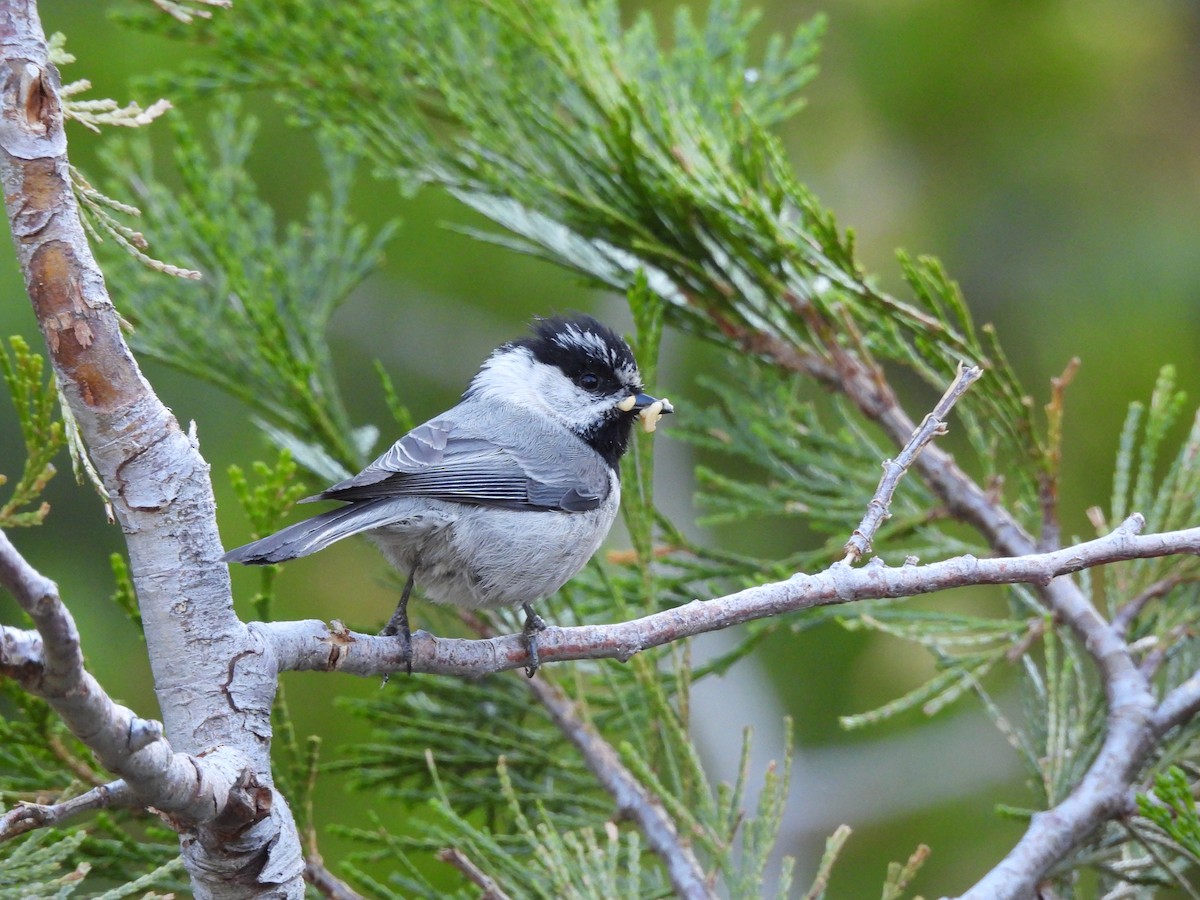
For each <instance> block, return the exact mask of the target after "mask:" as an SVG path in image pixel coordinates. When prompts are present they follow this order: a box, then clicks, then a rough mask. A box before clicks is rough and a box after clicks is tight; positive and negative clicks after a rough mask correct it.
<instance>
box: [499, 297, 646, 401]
mask: <svg viewBox="0 0 1200 900" xmlns="http://www.w3.org/2000/svg"><path fill="white" fill-rule="evenodd" d="M509 346H512V347H526V348H528V349H529V351H530V352H531V353H532V354H533V356H534V358H535V359H536V360H537V361H538V362H541V363H545V364H546V365H550V366H556V367H557V368H559V369H560V370H562V372H563V374H565V375H566V376H567V377H568V378H570V379H572V380H574V379H575V378H576V377H577V376H578V375H580V374H581V373H582V372H584V371H585V370H586V371H592V372H594V373H595V374H597V375H599V376H601V378H607V380H609V384H608V385H606V387H607V388H608V389H609V390H617V389H628V390H632V391H640V390H641V388H642V379H641V375H640V374H638V367H637V361H636V360H634V358H633V351H632V350H630V349H629V345H628V344H627V343H625V340H624V338H622V337H621V336H620V335H619V334H617V333H616V332H615V331H613V330H612V329H611V328H609V327H608V326H607V325H605V324H603V323H602V322H598V321H597V320H596V319H593V318H592V317H591V316H588V315H582V314H577V315H573V316H554V317H552V318H548V319H536V320H535V321H534V323H533V336H532V337H527V338H521V339H520V340H516V341H513V342H511V344H510V345H509Z"/></svg>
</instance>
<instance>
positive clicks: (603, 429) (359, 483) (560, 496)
mask: <svg viewBox="0 0 1200 900" xmlns="http://www.w3.org/2000/svg"><path fill="white" fill-rule="evenodd" d="M672 411H673V409H672V406H671V404H670V402H668V401H667V400H666V399H665V398H664V399H662V400H657V399H655V398H654V397H651V396H649V395H647V394H646V393H644V392H643V386H642V379H641V375H640V374H639V372H638V367H637V362H636V361H635V360H634V358H633V353H632V352H631V351H630V349H629V345H628V344H626V343H625V341H624V340H622V339H621V337H620V336H619V335H618V334H617V333H616V332H614V331H612V330H611V329H609V328H608V327H606V326H604V325H602V324H601V323H600V322H598V321H596V320H595V319H593V318H591V317H590V316H574V317H570V318H550V319H540V320H537V321H535V323H534V325H533V329H532V335H531V336H529V337H525V338H521V339H519V340H514V341H511V342H509V343H507V344H504V345H502V346H501V347H499V348H498V349H496V350H495V351H494V352H493V353H492V355H491V356H489V357H488V359H487V360H486V361H485V362H484V363H483V366H482V367H481V368H480V370H479V372H478V374H476V376H475V377H474V378H473V379H472V380H471V384H470V386H469V387H468V388H467V390H466V393H464V394H463V397H462V400H461V401H460V402H459V403H458V404H457V405H456V406H454V407H452V408H451V409H449V410H447V411H446V412H445V413H443V414H442V415H440V416H438V417H437V418H434V419H430V420H429V421H428V422H426V423H425V424H424V425H420V426H418V427H417V428H414V429H413V430H412V431H410V432H409V433H408V434H406V435H405V436H404V437H402V438H400V440H398V441H397V442H396V443H395V444H393V445H392V446H391V447H390V448H389V449H388V451H387V452H386V453H384V454H383V455H382V456H380V457H379V458H378V459H377V460H375V461H374V462H373V463H371V464H370V465H369V466H367V467H366V468H365V469H363V470H362V471H361V472H359V473H358V474H357V475H355V476H354V477H353V478H348V479H346V480H345V481H342V482H339V483H338V484H335V485H333V487H331V488H328V489H327V490H324V491H322V492H321V493H319V494H317V495H316V496H314V497H309V498H307V499H308V500H341V501H343V502H344V503H345V505H344V506H342V507H340V508H338V509H333V510H329V511H328V512H323V513H320V514H318V515H316V516H313V517H312V518H311V519H306V520H304V521H302V522H298V523H296V524H295V525H290V526H288V527H287V528H284V529H283V530H282V531H278V532H276V533H275V534H272V535H269V536H268V537H265V538H262V539H261V540H257V541H254V542H253V543H250V544H246V545H245V546H244V547H238V548H237V549H236V550H230V551H229V552H228V553H226V554H225V556H224V557H223V559H224V561H226V562H239V563H245V564H247V565H267V564H269V563H278V562H283V561H285V560H289V559H295V558H297V557H300V556H307V555H308V554H310V553H315V552H316V551H318V550H321V549H323V548H325V547H328V546H329V545H330V544H332V543H333V542H334V541H339V540H341V539H342V538H344V537H349V536H350V535H352V534H365V535H366V536H367V537H368V538H370V539H371V540H372V541H373V542H374V543H375V544H376V545H377V546H378V547H379V549H380V550H381V551H382V552H383V555H384V556H385V557H386V558H387V560H388V562H390V563H391V564H392V565H393V566H395V567H396V568H397V569H398V570H399V571H401V572H404V573H407V576H408V579H407V581H406V582H405V585H404V590H403V593H402V594H401V597H400V602H399V604H398V605H397V607H396V611H395V613H394V614H393V615H392V617H391V620H390V621H389V622H388V624H387V627H385V628H384V630H383V634H386V635H398V636H399V637H400V638H401V639H402V641H403V642H404V650H403V652H404V658H405V660H406V663H407V666H408V669H409V671H410V672H411V670H412V636H411V632H410V630H409V624H408V599H409V595H410V594H411V593H412V589H413V585H414V584H415V585H419V586H420V587H421V589H422V591H423V592H424V594H425V596H426V597H427V598H428V599H430V600H432V601H434V602H435V603H446V604H451V605H454V606H461V607H466V608H469V609H476V608H480V607H483V608H494V607H502V606H509V607H517V606H520V607H521V608H522V609H523V610H524V612H525V628H524V634H525V636H526V642H527V644H528V648H529V664H528V666H527V668H526V672H527V673H528V674H529V676H530V677H532V676H533V674H534V673H535V672H536V671H537V668H538V665H539V660H538V652H537V632H538V631H540V630H542V629H544V628H545V627H546V625H545V622H543V621H542V619H541V617H540V616H538V614H537V613H535V612H534V611H533V608H532V606H531V604H532V603H533V602H535V601H537V600H540V599H542V598H544V597H547V596H549V595H551V594H553V593H554V592H555V591H557V590H558V589H559V588H560V587H562V586H563V585H564V584H565V583H566V582H567V581H568V580H569V579H570V578H571V577H572V576H574V575H575V573H577V572H578V571H579V570H580V569H581V568H583V566H584V564H585V563H586V562H587V561H588V560H589V559H590V558H591V557H592V554H593V553H595V552H596V550H597V548H599V546H600V543H601V541H603V540H604V537H605V535H607V534H608V530H609V528H610V527H611V526H612V523H613V520H614V519H615V518H616V514H617V508H618V506H619V505H620V501H621V482H620V478H619V475H618V464H619V461H620V459H621V456H622V454H624V452H625V449H626V447H627V446H628V444H629V437H630V430H631V428H632V426H633V424H634V423H635V422H637V421H640V422H641V424H642V426H643V427H644V428H645V430H646V431H653V430H654V427H655V424H656V423H657V422H658V419H659V418H660V417H661V416H662V415H665V414H667V413H670V412H672Z"/></svg>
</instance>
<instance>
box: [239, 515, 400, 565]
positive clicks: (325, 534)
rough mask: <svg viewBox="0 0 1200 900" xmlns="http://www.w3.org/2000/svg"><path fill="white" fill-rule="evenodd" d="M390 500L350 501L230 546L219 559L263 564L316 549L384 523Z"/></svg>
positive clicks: (298, 555)
mask: <svg viewBox="0 0 1200 900" xmlns="http://www.w3.org/2000/svg"><path fill="white" fill-rule="evenodd" d="M391 505H392V504H391V501H390V500H383V501H376V502H374V503H351V504H349V505H347V506H343V507H342V508H341V509H331V510H329V511H328V512H323V513H320V514H319V515H315V516H313V517H312V518H311V519H305V520H304V521H303V522H297V523H296V524H295V525H289V526H288V527H287V528H284V529H282V530H281V531H277V532H275V533H274V534H270V535H267V536H266V537H265V538H260V539H259V540H257V541H254V542H252V543H249V544H246V545H244V546H242V547H237V548H235V549H233V550H230V551H229V552H228V553H226V554H225V555H224V556H222V557H221V561H222V562H237V563H243V564H244V565H247V566H265V565H268V564H270V563H278V562H285V561H286V560H289V559H296V558H297V557H300V556H308V555H309V554H310V553H316V552H317V551H318V550H323V549H325V548H326V547H328V546H329V545H330V544H332V543H333V542H334V541H340V540H341V539H342V538H345V537H350V535H352V534H359V533H360V532H363V531H370V530H371V529H372V528H378V527H379V526H381V525H386V524H387V523H388V522H390V521H391V520H392V519H393V518H394V513H393V512H392V511H391V510H389V509H388V507H389V506H391Z"/></svg>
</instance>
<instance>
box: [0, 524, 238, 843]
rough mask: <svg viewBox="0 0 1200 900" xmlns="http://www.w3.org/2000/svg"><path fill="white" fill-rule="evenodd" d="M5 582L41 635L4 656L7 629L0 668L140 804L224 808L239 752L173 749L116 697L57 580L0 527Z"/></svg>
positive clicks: (199, 817) (188, 813) (188, 812)
mask: <svg viewBox="0 0 1200 900" xmlns="http://www.w3.org/2000/svg"><path fill="white" fill-rule="evenodd" d="M0 585H2V586H3V587H4V588H5V589H7V590H8V591H9V593H11V594H12V595H13V597H15V598H16V600H17V602H18V603H19V604H20V606H21V608H22V609H23V610H25V612H26V613H28V614H29V617H30V618H31V619H33V622H34V625H35V626H36V627H37V631H38V635H39V636H40V638H41V642H40V647H38V648H37V650H38V651H40V652H38V653H36V655H34V654H33V653H31V652H30V651H31V650H32V649H33V647H34V646H35V642H33V641H26V642H25V645H24V648H23V649H24V651H25V652H24V654H23V655H22V656H21V657H20V658H18V659H16V660H11V659H10V658H9V657H8V656H7V651H8V639H9V637H10V636H14V635H15V636H21V635H27V634H28V632H19V631H17V630H16V629H5V630H4V638H5V640H4V642H3V643H0V671H3V672H5V673H6V674H11V675H13V677H17V678H18V679H19V682H20V684H21V685H22V686H23V687H24V688H25V689H26V690H28V691H29V692H30V693H31V694H34V695H36V696H38V697H41V698H43V699H44V700H46V701H47V702H48V703H49V704H50V705H51V706H52V707H53V708H54V710H55V712H57V713H58V714H59V715H60V716H61V717H62V720H63V722H64V723H66V726H67V727H68V728H69V729H71V731H72V733H74V734H75V736H76V737H78V738H79V739H80V740H81V741H83V742H84V743H85V744H86V745H87V746H88V747H89V748H90V749H91V750H92V751H93V752H94V753H95V754H96V756H97V758H99V760H100V762H101V764H102V765H103V766H104V767H105V768H106V769H108V770H109V771H110V772H114V773H115V774H117V775H120V776H121V777H122V778H123V779H124V780H125V782H127V783H128V786H129V789H130V790H131V791H132V792H133V793H134V794H136V795H137V796H138V797H139V798H140V799H141V801H142V802H143V803H145V804H146V805H149V806H154V807H157V808H158V809H161V810H163V811H164V812H168V813H172V814H175V815H178V816H181V817H183V818H186V819H189V820H193V821H199V822H203V821H212V820H213V819H214V818H216V817H217V816H218V815H220V814H221V813H222V812H223V811H224V810H225V808H226V805H227V803H228V801H229V797H228V795H229V793H230V791H231V790H233V788H234V786H235V784H236V783H237V782H238V781H239V779H240V778H241V777H242V776H241V772H242V767H243V764H242V763H239V761H238V758H237V755H236V754H231V753H230V752H228V751H224V752H222V751H221V750H217V751H214V752H213V753H212V754H209V755H207V756H206V757H205V758H204V759H202V760H198V759H193V758H192V757H190V756H188V755H187V754H184V753H175V752H174V751H173V750H172V749H171V745H170V744H169V743H168V742H167V740H166V738H165V737H163V733H162V725H161V724H160V723H158V722H155V721H153V720H149V719H142V718H139V717H138V716H136V715H134V713H133V712H132V711H130V710H129V709H127V708H126V707H124V706H121V705H120V704H117V703H115V702H114V701H113V700H112V698H111V697H109V696H108V694H107V693H106V692H105V690H104V688H102V687H101V686H100V684H99V683H98V682H97V681H96V680H95V679H94V678H93V677H92V676H91V674H90V673H88V672H87V670H86V669H84V667H83V652H82V650H81V649H80V646H79V632H78V631H77V630H76V628H75V620H74V618H72V616H71V613H70V611H69V610H68V609H67V608H66V606H65V605H64V604H63V603H62V601H61V600H60V599H59V596H58V586H57V585H55V583H54V582H53V581H51V580H50V579H49V578H46V577H45V576H44V575H42V574H41V573H39V572H38V571H37V570H36V569H34V568H33V566H31V565H30V564H29V563H28V562H27V561H26V560H25V558H24V557H22V556H21V554H20V553H19V552H17V549H16V548H15V547H14V546H13V545H12V542H10V541H9V539H8V536H7V535H5V534H4V532H3V531H0Z"/></svg>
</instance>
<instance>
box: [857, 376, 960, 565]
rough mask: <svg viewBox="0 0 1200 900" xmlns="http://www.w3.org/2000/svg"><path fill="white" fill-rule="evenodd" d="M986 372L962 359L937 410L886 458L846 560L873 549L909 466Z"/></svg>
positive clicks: (941, 429) (938, 434) (937, 434)
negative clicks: (898, 450) (877, 484)
mask: <svg viewBox="0 0 1200 900" xmlns="http://www.w3.org/2000/svg"><path fill="white" fill-rule="evenodd" d="M982 375H983V369H981V368H979V366H970V367H967V366H964V365H963V364H962V363H959V366H958V372H957V373H956V375H955V377H954V381H953V382H952V383H951V385H950V387H948V388H947V389H946V393H944V394H943V395H942V399H940V400H939V401H938V402H937V405H936V406H934V408H933V411H932V412H930V413H929V415H927V416H926V417H925V420H924V421H923V422H921V424H920V426H919V427H918V428H917V429H916V431H914V432H913V434H912V437H910V438H909V439H908V443H906V444H905V445H904V447H903V448H902V449H901V451H900V452H899V453H898V454H897V455H896V458H895V459H889V460H885V461H884V463H883V477H882V478H880V479H879V487H877V488H876V489H875V496H873V497H872V498H871V502H870V503H868V504H867V513H866V515H865V516H863V520H862V522H860V523H859V525H858V527H857V528H855V529H854V533H853V534H852V535H851V537H850V540H849V541H847V542H846V548H845V553H846V556H845V558H844V559H843V560H842V562H844V563H847V564H851V565H852V564H854V563H856V562H858V560H860V559H861V558H862V557H863V556H865V555H866V554H867V553H869V552H870V550H871V541H872V540H874V538H875V532H876V531H878V530H879V526H880V525H882V524H883V523H884V522H885V521H887V519H888V518H889V517H890V515H891V512H890V509H891V505H892V497H893V496H894V495H895V493H896V488H897V487H898V486H899V484H900V479H901V478H903V477H904V473H905V472H907V471H908V467H909V466H911V465H912V464H913V461H914V460H915V459H916V458H917V455H918V454H920V452H921V451H922V450H923V449H924V448H925V446H926V445H927V444H928V443H929V442H930V441H932V440H933V439H934V438H935V437H940V436H941V435H943V434H945V433H946V431H947V425H946V419H947V417H948V416H949V415H950V410H952V409H953V408H954V404H955V403H957V402H958V398H959V397H961V396H962V395H963V394H965V393H966V392H967V389H968V388H970V386H971V385H972V384H974V383H975V382H976V381H978V380H979V378H980V376H982Z"/></svg>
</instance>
